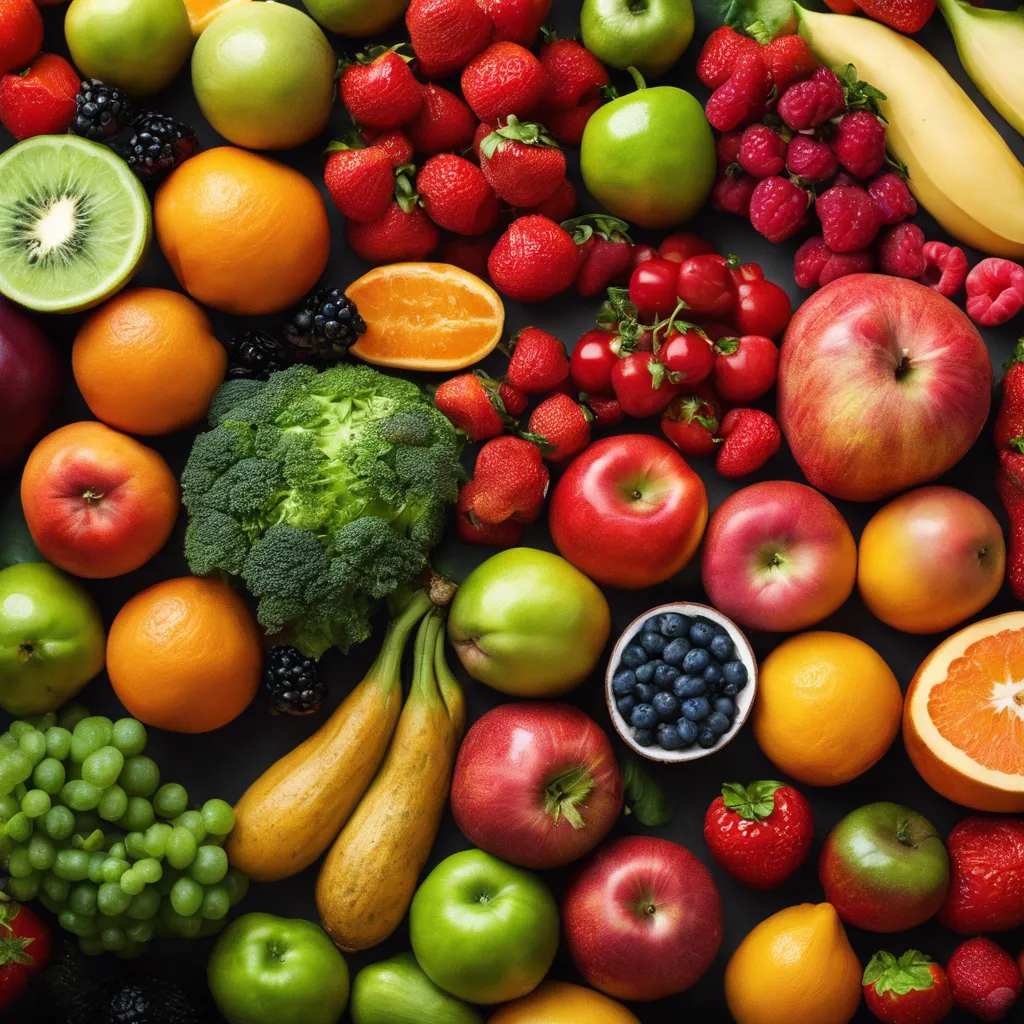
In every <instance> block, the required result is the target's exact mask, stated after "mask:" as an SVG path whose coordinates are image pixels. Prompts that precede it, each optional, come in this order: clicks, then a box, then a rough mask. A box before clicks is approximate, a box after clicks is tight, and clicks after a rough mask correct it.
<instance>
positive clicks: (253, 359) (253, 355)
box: [227, 331, 292, 380]
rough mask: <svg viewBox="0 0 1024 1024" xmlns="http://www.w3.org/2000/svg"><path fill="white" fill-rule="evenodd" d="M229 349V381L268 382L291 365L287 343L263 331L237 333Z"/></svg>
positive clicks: (229, 344) (229, 343)
mask: <svg viewBox="0 0 1024 1024" xmlns="http://www.w3.org/2000/svg"><path fill="white" fill-rule="evenodd" d="M227 350H228V380H240V379H241V380H267V379H268V378H269V377H270V375H271V374H272V373H277V371H278V370H284V369H287V368H288V367H289V366H290V365H291V362H292V361H291V356H290V354H289V352H288V349H287V348H286V347H285V346H284V344H283V343H282V342H280V341H278V340H277V338H273V337H271V336H270V335H269V334H267V333H265V332H264V331H246V332H245V333H244V334H236V335H235V336H234V337H233V338H232V339H231V341H229V342H228V345H227Z"/></svg>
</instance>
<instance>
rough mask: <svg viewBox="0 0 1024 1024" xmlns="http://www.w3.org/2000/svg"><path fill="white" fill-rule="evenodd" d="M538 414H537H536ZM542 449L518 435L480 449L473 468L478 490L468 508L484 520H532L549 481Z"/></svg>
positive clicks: (528, 521)
mask: <svg viewBox="0 0 1024 1024" xmlns="http://www.w3.org/2000/svg"><path fill="white" fill-rule="evenodd" d="M535 415H536V414H535ZM550 480H551V478H550V476H549V475H548V469H547V466H545V465H544V460H543V459H542V458H541V453H540V449H538V447H537V446H536V445H535V444H530V442H529V441H524V440H522V438H518V437H496V438H495V439H494V440H493V441H488V442H487V444H485V445H484V446H483V448H481V449H480V454H479V455H478V456H477V458H476V466H475V467H474V469H473V483H475V484H476V485H477V486H476V491H475V493H474V494H473V495H472V498H471V504H470V505H469V508H470V509H472V511H473V513H474V514H475V515H476V517H477V518H478V519H479V520H480V522H482V523H490V524H497V523H503V522H505V520H507V519H514V520H515V521H516V522H519V523H532V522H533V521H534V520H535V519H536V518H537V517H538V516H539V515H540V512H541V509H542V508H543V506H544V498H545V497H546V496H547V493H548V484H549V483H550Z"/></svg>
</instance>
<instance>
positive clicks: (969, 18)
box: [939, 0, 1024, 135]
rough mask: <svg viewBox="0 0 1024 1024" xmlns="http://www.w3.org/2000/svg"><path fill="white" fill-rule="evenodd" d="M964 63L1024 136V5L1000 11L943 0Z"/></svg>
mask: <svg viewBox="0 0 1024 1024" xmlns="http://www.w3.org/2000/svg"><path fill="white" fill-rule="evenodd" d="M939 9H940V10H941V11H942V16H943V17H944V18H945V19H946V22H947V24H948V25H949V30H950V32H952V33H953V39H954V40H955V41H956V49H957V53H959V54H960V63H961V64H963V66H964V69H965V70H966V72H967V74H969V75H970V76H971V79H972V80H973V82H974V84H975V85H976V86H977V87H978V88H979V89H980V90H981V92H982V94H983V95H984V96H985V98H986V99H987V100H988V101H989V103H991V104H992V106H993V107H995V108H996V110H998V111H999V113H1000V114H1002V115H1003V117H1005V118H1006V120H1007V121H1009V122H1010V124H1012V125H1013V127H1014V128H1016V129H1017V131H1019V132H1020V133H1021V134H1022V135H1024V7H1018V8H1017V9H1016V10H1015V11H997V10H992V9H986V8H983V7H974V6H972V5H971V4H969V3H965V2H964V0H939Z"/></svg>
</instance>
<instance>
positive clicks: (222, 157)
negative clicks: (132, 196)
mask: <svg viewBox="0 0 1024 1024" xmlns="http://www.w3.org/2000/svg"><path fill="white" fill-rule="evenodd" d="M153 214H154V219H155V224H156V237H157V240H158V241H159V243H160V248H161V249H162V250H163V254H164V255H165V256H166V257H167V260H168V262H169V263H170V264H171V268H172V269H173V270H174V273H175V274H176V275H177V277H178V280H179V281H180V282H181V286H182V287H183V288H184V289H185V291H187V292H188V293H189V295H191V296H192V297H193V298H194V299H198V301H199V302H202V303H203V304H204V305H206V306H212V307H213V308H214V309H220V310H223V311H224V312H225V313H238V314H242V315H245V316H253V315H259V314H264V313H277V312H279V311H280V310H282V309H286V308H287V307H288V306H292V305H294V304H295V303H297V302H298V301H299V300H300V299H301V298H302V297H303V296H304V295H305V294H306V292H308V291H309V290H310V289H311V288H312V287H313V285H315V284H316V282H317V281H318V280H319V278H320V275H321V274H322V273H323V271H324V267H326V266H327V256H328V252H329V250H330V243H331V237H330V228H329V226H328V223H327V211H326V209H325V208H324V201H323V199H322V198H321V197H320V193H319V192H318V191H317V189H316V186H315V185H314V184H313V183H312V182H311V181H310V180H309V179H308V178H306V177H305V176H304V175H302V174H300V173H299V172H298V171H293V170H292V169H291V168H290V167H285V166H284V164H280V163H278V162H277V161H276V160H268V159H267V158H266V157H263V156H257V155H256V154H255V153H250V152H248V151H247V150H244V149H235V148H234V147H232V146H222V147H220V148H219V149H208V150H206V152H204V153H199V154H198V155H197V156H194V157H192V159H191V160H186V161H185V162H184V163H183V164H182V165H181V166H180V167H179V168H178V169H177V170H176V171H174V173H173V174H172V175H171V176H170V177H169V178H168V179H167V181H165V182H164V184H163V185H162V186H161V187H160V190H159V191H158V192H157V194H156V201H155V202H154V204H153Z"/></svg>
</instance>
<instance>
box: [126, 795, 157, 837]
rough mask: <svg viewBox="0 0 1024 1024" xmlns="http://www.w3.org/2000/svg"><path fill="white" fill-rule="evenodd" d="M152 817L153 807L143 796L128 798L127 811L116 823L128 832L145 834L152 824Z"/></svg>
mask: <svg viewBox="0 0 1024 1024" xmlns="http://www.w3.org/2000/svg"><path fill="white" fill-rule="evenodd" d="M154 817H155V815H154V814H153V805H152V804H151V803H150V802H149V801H148V800H147V799H146V798H145V797H144V796H130V797H129V798H128V809H127V810H126V811H125V812H124V814H122V815H121V817H120V818H118V819H117V823H118V825H120V826H121V828H123V829H126V830H127V831H129V832H145V831H146V829H147V828H149V826H150V825H152V824H153V818H154Z"/></svg>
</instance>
